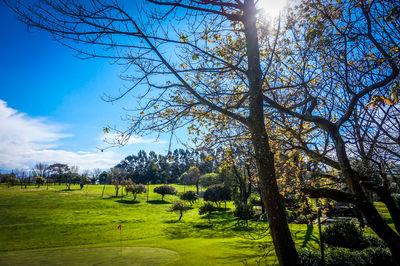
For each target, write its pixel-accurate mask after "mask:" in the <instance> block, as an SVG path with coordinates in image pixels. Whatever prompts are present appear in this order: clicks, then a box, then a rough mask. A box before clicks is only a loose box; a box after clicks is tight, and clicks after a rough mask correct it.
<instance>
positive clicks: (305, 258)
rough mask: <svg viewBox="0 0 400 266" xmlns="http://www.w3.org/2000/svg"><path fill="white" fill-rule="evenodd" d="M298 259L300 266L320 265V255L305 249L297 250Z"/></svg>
mask: <svg viewBox="0 0 400 266" xmlns="http://www.w3.org/2000/svg"><path fill="white" fill-rule="evenodd" d="M297 252H298V254H299V259H300V265H303V266H319V265H322V260H321V253H320V252H318V251H313V250H310V249H307V248H300V249H298V250H297Z"/></svg>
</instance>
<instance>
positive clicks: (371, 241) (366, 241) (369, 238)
mask: <svg viewBox="0 0 400 266" xmlns="http://www.w3.org/2000/svg"><path fill="white" fill-rule="evenodd" d="M369 247H378V248H386V247H387V245H386V243H385V242H384V241H383V240H382V239H380V238H379V237H377V236H373V235H364V236H363V241H362V242H361V248H362V249H364V248H369Z"/></svg>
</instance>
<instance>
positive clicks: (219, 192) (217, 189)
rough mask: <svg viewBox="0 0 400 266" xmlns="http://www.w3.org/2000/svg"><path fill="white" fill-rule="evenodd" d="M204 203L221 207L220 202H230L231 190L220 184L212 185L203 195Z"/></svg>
mask: <svg viewBox="0 0 400 266" xmlns="http://www.w3.org/2000/svg"><path fill="white" fill-rule="evenodd" d="M204 200H205V201H212V202H214V203H215V204H217V205H218V207H221V202H223V201H228V200H231V190H230V188H229V187H227V186H224V185H222V184H218V185H212V186H210V187H209V188H207V190H206V192H205V193H204Z"/></svg>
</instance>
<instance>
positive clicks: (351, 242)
mask: <svg viewBox="0 0 400 266" xmlns="http://www.w3.org/2000/svg"><path fill="white" fill-rule="evenodd" d="M322 237H323V239H324V242H325V243H326V244H328V245H329V246H331V247H334V248H332V249H328V250H326V252H325V254H326V256H325V265H327V266H347V265H349V266H350V265H360V266H364V265H392V263H393V262H392V257H391V254H390V252H389V250H388V249H387V248H386V245H385V243H384V242H383V241H382V240H381V239H379V238H378V237H376V236H369V235H363V232H362V230H361V229H360V228H358V227H357V226H356V225H355V224H353V223H351V222H338V223H335V224H333V225H331V226H329V227H328V228H327V229H325V231H324V232H322ZM298 253H299V257H300V262H301V265H306V266H307V265H322V261H321V255H320V253H319V252H316V251H312V250H308V249H299V250H298Z"/></svg>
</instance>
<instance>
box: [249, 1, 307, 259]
mask: <svg viewBox="0 0 400 266" xmlns="http://www.w3.org/2000/svg"><path fill="white" fill-rule="evenodd" d="M256 14H257V10H256V7H255V4H254V0H248V1H245V10H244V14H243V18H244V20H243V24H244V34H245V37H246V46H247V47H246V52H247V58H248V69H247V77H248V80H249V109H250V114H249V119H248V121H249V122H248V126H249V129H250V132H251V140H252V145H253V147H254V151H255V158H256V164H257V168H258V176H259V179H260V189H261V197H262V200H263V202H264V204H265V209H266V211H267V215H268V221H269V228H270V232H271V236H272V240H273V242H274V246H275V251H276V255H277V257H278V260H279V264H280V265H290V266H295V265H299V257H298V254H297V250H296V247H295V245H294V242H293V239H292V235H291V234H290V231H289V226H288V223H287V220H286V214H285V210H284V207H283V204H282V199H281V196H280V193H279V189H278V184H277V182H276V177H275V167H274V155H273V154H272V152H271V149H270V146H269V137H268V134H267V132H266V129H265V123H264V119H265V114H264V108H263V90H262V83H263V80H262V71H261V65H260V52H259V45H258V33H257V25H256Z"/></svg>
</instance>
